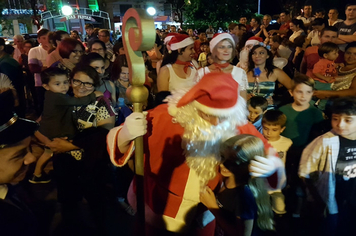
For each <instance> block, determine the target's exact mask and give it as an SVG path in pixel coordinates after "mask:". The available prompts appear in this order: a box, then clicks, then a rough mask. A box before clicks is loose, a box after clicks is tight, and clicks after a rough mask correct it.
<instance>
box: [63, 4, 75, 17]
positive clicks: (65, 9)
mask: <svg viewBox="0 0 356 236" xmlns="http://www.w3.org/2000/svg"><path fill="white" fill-rule="evenodd" d="M62 14H63V15H65V16H69V15H72V14H73V9H72V8H71V7H70V6H63V7H62Z"/></svg>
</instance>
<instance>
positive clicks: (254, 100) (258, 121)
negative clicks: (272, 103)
mask: <svg viewBox="0 0 356 236" xmlns="http://www.w3.org/2000/svg"><path fill="white" fill-rule="evenodd" d="M267 107H268V101H267V100H266V99H265V98H264V97H261V96H254V97H251V98H250V99H249V100H248V101H247V109H248V112H249V115H248V120H249V121H250V122H251V123H252V124H253V125H254V126H255V127H256V129H257V130H258V132H260V133H261V134H262V115H263V113H264V112H265V111H266V110H267Z"/></svg>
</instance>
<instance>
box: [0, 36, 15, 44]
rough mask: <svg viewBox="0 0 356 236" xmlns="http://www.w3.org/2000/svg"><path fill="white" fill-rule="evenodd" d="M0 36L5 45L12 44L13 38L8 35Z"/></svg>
mask: <svg viewBox="0 0 356 236" xmlns="http://www.w3.org/2000/svg"><path fill="white" fill-rule="evenodd" d="M0 38H2V39H4V40H5V44H6V45H13V44H14V39H13V38H10V37H5V36H0Z"/></svg>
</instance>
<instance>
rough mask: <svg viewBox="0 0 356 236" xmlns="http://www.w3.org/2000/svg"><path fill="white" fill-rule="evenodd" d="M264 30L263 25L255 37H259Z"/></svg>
mask: <svg viewBox="0 0 356 236" xmlns="http://www.w3.org/2000/svg"><path fill="white" fill-rule="evenodd" d="M264 29H266V28H265V26H264V25H261V27H260V31H259V32H258V33H257V34H255V36H256V37H261V36H260V35H261V34H262V33H263V30H264Z"/></svg>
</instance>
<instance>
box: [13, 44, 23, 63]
mask: <svg viewBox="0 0 356 236" xmlns="http://www.w3.org/2000/svg"><path fill="white" fill-rule="evenodd" d="M14 48H15V50H14V56H13V58H14V59H15V60H16V61H17V62H19V59H20V57H21V51H20V49H18V48H17V45H14Z"/></svg>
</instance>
